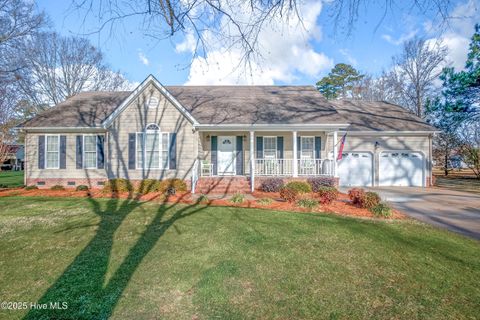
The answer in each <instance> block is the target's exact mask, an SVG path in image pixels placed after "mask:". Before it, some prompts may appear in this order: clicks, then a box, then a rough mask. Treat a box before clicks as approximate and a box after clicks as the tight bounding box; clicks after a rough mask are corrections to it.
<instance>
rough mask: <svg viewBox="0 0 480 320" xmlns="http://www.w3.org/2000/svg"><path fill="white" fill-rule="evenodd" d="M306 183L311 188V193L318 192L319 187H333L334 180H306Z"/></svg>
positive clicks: (325, 178)
mask: <svg viewBox="0 0 480 320" xmlns="http://www.w3.org/2000/svg"><path fill="white" fill-rule="evenodd" d="M307 183H308V184H309V185H310V187H312V191H313V192H318V191H319V190H320V188H321V187H335V179H334V178H331V177H313V178H308V179H307Z"/></svg>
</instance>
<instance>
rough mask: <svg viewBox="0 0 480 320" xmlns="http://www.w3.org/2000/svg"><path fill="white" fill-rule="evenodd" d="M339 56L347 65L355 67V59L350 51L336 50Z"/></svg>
mask: <svg viewBox="0 0 480 320" xmlns="http://www.w3.org/2000/svg"><path fill="white" fill-rule="evenodd" d="M338 51H339V52H340V54H341V55H342V56H343V57H344V58H345V59H346V60H347V62H348V63H349V64H351V65H352V66H357V59H355V58H354V57H353V56H352V55H351V54H350V51H348V50H347V49H340V50H338Z"/></svg>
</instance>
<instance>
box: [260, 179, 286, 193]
mask: <svg viewBox="0 0 480 320" xmlns="http://www.w3.org/2000/svg"><path fill="white" fill-rule="evenodd" d="M283 185H284V183H283V179H282V178H267V179H265V180H263V181H262V184H261V185H260V190H262V191H263V192H279V191H280V189H282V188H283Z"/></svg>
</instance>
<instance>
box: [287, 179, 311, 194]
mask: <svg viewBox="0 0 480 320" xmlns="http://www.w3.org/2000/svg"><path fill="white" fill-rule="evenodd" d="M285 188H287V189H292V190H295V191H297V192H298V193H310V192H312V188H311V187H310V185H309V184H308V183H306V182H304V181H291V182H289V183H287V184H286V185H285Z"/></svg>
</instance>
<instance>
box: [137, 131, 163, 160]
mask: <svg viewBox="0 0 480 320" xmlns="http://www.w3.org/2000/svg"><path fill="white" fill-rule="evenodd" d="M136 139H137V148H136V149H137V169H143V168H146V169H163V168H165V169H168V147H169V136H168V133H162V132H160V128H159V127H158V126H157V125H156V124H150V125H148V126H147V127H146V130H145V133H143V132H138V133H137V137H136Z"/></svg>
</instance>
